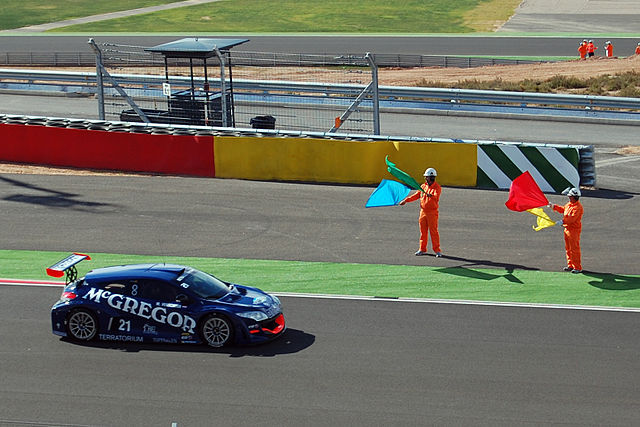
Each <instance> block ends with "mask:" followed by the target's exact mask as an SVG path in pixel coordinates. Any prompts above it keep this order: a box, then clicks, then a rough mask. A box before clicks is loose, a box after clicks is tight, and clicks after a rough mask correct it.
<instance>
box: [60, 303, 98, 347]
mask: <svg viewBox="0 0 640 427" xmlns="http://www.w3.org/2000/svg"><path fill="white" fill-rule="evenodd" d="M67 333H68V334H69V336H70V337H71V338H73V339H74V340H77V341H91V340H92V339H94V338H95V337H96V335H98V318H97V317H96V315H95V314H93V313H92V312H90V311H89V310H85V309H83V308H80V309H78V310H74V311H72V312H71V313H70V314H69V317H68V318H67Z"/></svg>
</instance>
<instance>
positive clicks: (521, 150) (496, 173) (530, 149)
mask: <svg viewBox="0 0 640 427" xmlns="http://www.w3.org/2000/svg"><path fill="white" fill-rule="evenodd" d="M477 147H478V180H477V186H478V187H481V188H501V189H507V188H509V187H510V186H511V181H512V180H513V179H514V178H516V177H517V176H519V175H520V174H522V173H523V172H524V171H529V173H531V175H532V176H533V178H534V179H535V180H536V182H537V183H538V185H539V186H540V189H541V190H542V191H544V192H561V191H562V190H564V189H565V188H567V187H578V186H579V185H580V172H579V164H580V152H579V149H578V147H575V146H548V145H529V144H499V143H498V144H478V146H477Z"/></svg>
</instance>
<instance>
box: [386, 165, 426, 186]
mask: <svg viewBox="0 0 640 427" xmlns="http://www.w3.org/2000/svg"><path fill="white" fill-rule="evenodd" d="M384 161H385V162H386V163H387V170H388V171H389V173H390V174H391V175H393V176H395V177H396V178H398V179H399V180H400V181H402V182H404V183H405V184H407V185H408V186H409V187H411V188H413V189H415V190H419V191H422V192H423V193H424V190H423V189H422V188H421V187H420V184H418V182H417V181H416V180H415V179H413V178H412V177H411V175H409V174H408V173H406V172H403V171H401V170H400V169H398V168H397V167H396V165H394V164H393V163H391V162H390V161H389V156H387V157H385V158H384Z"/></svg>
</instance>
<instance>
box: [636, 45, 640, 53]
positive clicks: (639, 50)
mask: <svg viewBox="0 0 640 427" xmlns="http://www.w3.org/2000/svg"><path fill="white" fill-rule="evenodd" d="M636 55H640V43H638V46H636Z"/></svg>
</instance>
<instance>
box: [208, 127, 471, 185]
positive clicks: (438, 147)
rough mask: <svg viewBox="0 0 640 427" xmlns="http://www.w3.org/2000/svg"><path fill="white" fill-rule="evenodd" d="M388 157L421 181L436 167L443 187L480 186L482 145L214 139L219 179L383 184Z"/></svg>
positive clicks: (297, 139)
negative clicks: (479, 160) (479, 170)
mask: <svg viewBox="0 0 640 427" xmlns="http://www.w3.org/2000/svg"><path fill="white" fill-rule="evenodd" d="M387 155H388V156H389V160H391V161H392V162H393V163H395V164H396V166H397V167H398V168H400V169H402V170H403V171H405V172H407V173H408V174H410V175H411V176H413V177H414V178H415V179H416V180H417V181H418V182H422V174H423V173H424V171H425V169H426V168H427V167H434V168H436V169H437V171H438V182H439V183H440V184H443V185H454V186H463V187H475V185H476V177H477V160H476V158H477V157H476V156H477V148H476V144H462V143H433V142H393V141H341V140H327V139H310V138H255V137H226V136H216V137H214V160H215V171H216V177H219V178H237V179H253V180H275V181H308V182H330V183H350V184H377V183H379V182H380V180H381V179H383V178H387V179H390V178H392V176H391V174H389V173H388V172H387V166H386V164H385V162H384V158H385V156H387Z"/></svg>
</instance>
